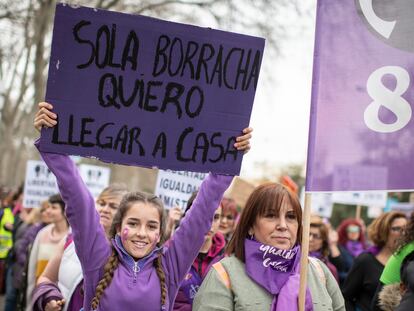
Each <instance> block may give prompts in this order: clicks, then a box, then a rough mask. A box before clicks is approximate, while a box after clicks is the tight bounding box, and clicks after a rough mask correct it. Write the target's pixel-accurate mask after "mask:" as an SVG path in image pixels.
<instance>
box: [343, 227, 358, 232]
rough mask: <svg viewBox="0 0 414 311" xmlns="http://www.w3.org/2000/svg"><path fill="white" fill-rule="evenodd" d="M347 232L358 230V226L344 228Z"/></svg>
mask: <svg viewBox="0 0 414 311" xmlns="http://www.w3.org/2000/svg"><path fill="white" fill-rule="evenodd" d="M346 231H347V232H359V227H358V226H348V228H346Z"/></svg>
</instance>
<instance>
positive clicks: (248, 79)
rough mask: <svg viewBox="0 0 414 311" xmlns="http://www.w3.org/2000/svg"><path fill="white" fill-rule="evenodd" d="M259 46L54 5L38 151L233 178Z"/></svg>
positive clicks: (231, 36)
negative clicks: (46, 118) (51, 118)
mask: <svg viewBox="0 0 414 311" xmlns="http://www.w3.org/2000/svg"><path fill="white" fill-rule="evenodd" d="M263 49H264V39H262V38H256V37H250V36H245V35H240V34H235V33H229V32H224V31H218V30H212V29H210V28H200V27H195V26H189V25H184V24H178V23H172V22H167V21H162V20H158V19H154V18H149V17H144V16H137V15H129V14H122V13H117V12H109V11H104V10H97V9H91V8H85V7H71V6H69V5H65V4H59V5H57V6H56V15H55V24H54V30H53V41H52V52H51V57H50V65H49V78H48V83H47V92H46V101H48V102H50V103H52V104H53V105H54V110H55V112H57V114H58V118H59V119H58V125H57V126H55V127H54V128H53V129H43V130H42V137H41V141H40V148H41V150H43V151H52V152H58V153H65V154H75V155H82V156H93V157H97V158H99V159H100V160H103V161H107V162H115V163H120V164H128V165H140V166H147V167H153V166H157V167H159V168H169V169H173V170H187V171H202V172H206V171H213V172H217V173H225V174H238V173H239V171H240V166H241V161H242V153H241V152H237V151H236V149H235V148H234V147H233V144H234V142H235V137H236V136H239V135H240V134H241V130H242V129H243V128H245V127H247V126H248V124H249V120H250V114H251V110H252V105H253V100H254V95H255V91H256V86H257V81H258V77H259V71H260V64H261V60H262V55H263Z"/></svg>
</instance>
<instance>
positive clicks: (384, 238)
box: [342, 212, 407, 311]
mask: <svg viewBox="0 0 414 311" xmlns="http://www.w3.org/2000/svg"><path fill="white" fill-rule="evenodd" d="M406 224H407V219H406V217H405V214H403V213H400V212H388V213H384V214H382V215H381V216H380V217H378V218H377V219H375V220H374V221H373V222H372V223H371V225H370V226H369V227H368V238H369V239H370V240H371V241H372V242H373V246H371V247H370V248H368V249H367V251H365V252H363V253H362V254H360V255H359V256H358V257H356V258H355V260H354V263H353V265H352V268H351V270H350V271H349V273H348V276H347V278H346V279H345V282H344V285H343V287H342V293H343V295H344V298H345V305H346V310H347V311H353V310H361V311H370V310H371V301H372V299H373V298H374V296H375V291H376V289H377V286H378V284H379V279H380V276H381V273H382V271H383V269H384V266H385V264H386V263H387V261H388V259H389V258H390V256H391V255H392V253H393V252H394V251H395V248H396V245H397V241H398V239H399V238H400V236H401V233H402V231H403V229H404V227H405V225H406Z"/></svg>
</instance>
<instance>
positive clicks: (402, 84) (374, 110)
mask: <svg viewBox="0 0 414 311" xmlns="http://www.w3.org/2000/svg"><path fill="white" fill-rule="evenodd" d="M386 74H390V75H393V76H394V77H395V79H396V80H397V83H396V86H395V90H393V91H392V90H390V89H388V88H387V87H386V86H385V85H384V84H383V83H382V80H381V79H382V77H383V76H384V75H386ZM409 86H410V75H409V74H408V72H407V70H405V69H404V68H401V67H398V66H385V67H381V68H378V69H377V70H375V71H374V72H373V73H372V74H371V75H370V76H369V78H368V81H367V91H368V94H369V96H371V98H372V99H373V100H374V101H373V102H371V104H369V105H368V107H367V108H366V109H365V113H364V121H365V124H366V125H367V127H368V128H370V129H371V130H373V131H375V132H379V133H392V132H396V131H398V130H400V129H402V128H403V127H404V126H406V125H407V124H408V122H410V119H411V114H412V110H411V106H410V103H409V102H408V101H406V100H405V99H404V98H403V97H401V95H403V94H404V93H405V91H407V89H408V87H409ZM381 106H384V107H386V108H387V109H388V110H390V111H391V112H392V113H394V114H395V116H396V117H397V120H396V121H395V122H394V123H384V122H382V121H381V120H380V119H379V109H380V107H381Z"/></svg>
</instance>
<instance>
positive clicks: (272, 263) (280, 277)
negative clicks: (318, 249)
mask: <svg viewBox="0 0 414 311" xmlns="http://www.w3.org/2000/svg"><path fill="white" fill-rule="evenodd" d="M244 249H245V257H246V260H245V261H246V273H247V275H248V276H249V277H250V278H251V279H253V280H254V281H255V282H256V283H258V284H259V285H261V286H262V287H264V288H265V289H266V290H267V291H268V292H269V293H271V294H272V295H273V296H274V298H273V302H272V306H271V308H270V311H281V310H292V311H296V310H298V295H299V283H300V282H299V280H300V275H299V271H300V264H299V262H300V246H299V245H297V246H295V247H294V248H292V249H289V250H282V249H279V248H276V247H273V246H270V245H265V244H261V243H259V242H257V241H254V240H249V239H245V240H244ZM305 310H306V311H311V310H313V305H312V298H311V295H310V291H309V288H307V289H306V304H305Z"/></svg>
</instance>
